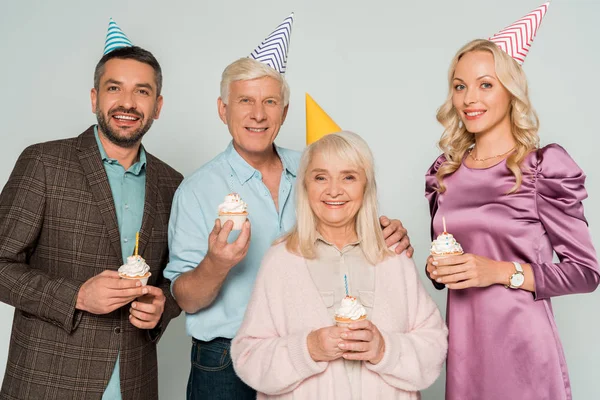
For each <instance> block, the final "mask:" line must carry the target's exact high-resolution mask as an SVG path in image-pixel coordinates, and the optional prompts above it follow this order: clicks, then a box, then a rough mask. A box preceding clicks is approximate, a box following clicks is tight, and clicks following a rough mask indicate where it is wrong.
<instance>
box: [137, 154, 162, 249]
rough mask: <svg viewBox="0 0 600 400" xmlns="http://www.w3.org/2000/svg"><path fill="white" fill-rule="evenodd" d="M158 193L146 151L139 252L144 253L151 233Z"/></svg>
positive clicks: (154, 172) (155, 177)
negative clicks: (144, 190)
mask: <svg viewBox="0 0 600 400" xmlns="http://www.w3.org/2000/svg"><path fill="white" fill-rule="evenodd" d="M157 195H158V174H157V171H156V169H155V168H154V163H153V162H152V156H151V155H150V154H148V152H146V196H145V199H144V214H143V216H142V228H141V230H140V243H139V249H138V251H139V254H140V255H142V257H143V255H144V249H145V248H146V245H147V244H148V242H149V240H150V236H151V235H152V229H153V227H154V217H155V216H156V197H157Z"/></svg>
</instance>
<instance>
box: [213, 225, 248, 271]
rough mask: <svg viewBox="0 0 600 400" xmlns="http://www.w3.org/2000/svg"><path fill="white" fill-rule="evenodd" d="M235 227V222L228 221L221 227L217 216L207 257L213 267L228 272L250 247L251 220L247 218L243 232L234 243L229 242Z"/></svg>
mask: <svg viewBox="0 0 600 400" xmlns="http://www.w3.org/2000/svg"><path fill="white" fill-rule="evenodd" d="M232 229H233V222H232V221H227V222H225V224H224V225H223V227H221V221H220V220H219V219H218V218H217V220H216V221H215V226H214V227H213V230H212V232H210V235H209V236H208V252H207V253H206V258H207V259H208V260H209V261H210V264H211V266H212V267H213V268H215V269H217V270H220V271H222V272H224V273H225V274H227V273H228V272H229V270H230V269H231V268H232V267H233V266H234V265H236V264H237V263H239V262H240V261H242V260H243V259H244V257H246V253H248V248H249V247H250V221H248V220H246V222H244V225H243V226H242V232H241V233H240V235H239V236H238V238H237V239H236V240H235V242H233V243H227V238H228V237H229V234H230V233H231V230H232Z"/></svg>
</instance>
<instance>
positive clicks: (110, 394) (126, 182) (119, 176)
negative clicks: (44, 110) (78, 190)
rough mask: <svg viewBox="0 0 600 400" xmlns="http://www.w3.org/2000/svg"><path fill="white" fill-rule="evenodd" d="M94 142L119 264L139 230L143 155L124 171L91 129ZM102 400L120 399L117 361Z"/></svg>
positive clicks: (143, 185) (143, 188)
mask: <svg viewBox="0 0 600 400" xmlns="http://www.w3.org/2000/svg"><path fill="white" fill-rule="evenodd" d="M94 134H95V135H96V142H97V143H98V149H99V150H100V156H101V157H102V164H103V165H104V169H105V170H106V175H107V176H108V183H109V184H110V190H111V192H112V196H113V199H114V201H115V209H116V211H117V224H118V225H119V234H120V237H121V256H122V257H123V263H125V261H126V260H127V257H129V256H130V255H132V254H133V252H134V249H135V234H136V232H139V231H140V229H141V227H142V215H143V214H144V198H145V197H146V152H145V151H144V147H140V159H139V161H137V162H136V163H135V164H133V165H132V166H131V167H129V169H128V170H127V171H125V168H123V166H122V165H121V164H119V162H118V161H117V160H115V159H112V158H109V157H108V156H107V155H106V151H104V147H103V146H102V142H100V138H99V137H98V127H97V126H95V127H94ZM102 399H104V400H119V399H121V382H120V380H119V357H117V362H116V363H115V368H114V370H113V373H112V375H111V377H110V380H109V382H108V386H106V389H105V390H104V395H103V396H102Z"/></svg>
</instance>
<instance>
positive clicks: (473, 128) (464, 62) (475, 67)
mask: <svg viewBox="0 0 600 400" xmlns="http://www.w3.org/2000/svg"><path fill="white" fill-rule="evenodd" d="M452 86H453V91H452V104H453V106H454V108H455V109H456V111H457V112H458V114H459V116H460V119H461V120H462V122H463V124H464V125H465V128H466V129H467V131H469V132H471V133H474V134H483V133H488V132H493V131H496V130H505V129H508V130H509V131H510V129H511V127H510V104H511V94H510V93H509V92H508V90H506V88H505V87H504V86H503V85H502V83H500V81H499V80H498V77H497V75H496V68H495V64H494V56H493V55H492V54H491V53H489V52H487V51H472V52H469V53H466V54H464V55H463V56H462V58H461V59H460V60H459V61H458V64H457V65H456V70H455V71H454V79H453V81H452Z"/></svg>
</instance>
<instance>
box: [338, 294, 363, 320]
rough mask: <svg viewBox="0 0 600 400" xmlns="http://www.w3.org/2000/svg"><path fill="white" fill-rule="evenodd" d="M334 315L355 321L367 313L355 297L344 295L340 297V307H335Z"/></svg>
mask: <svg viewBox="0 0 600 400" xmlns="http://www.w3.org/2000/svg"><path fill="white" fill-rule="evenodd" d="M335 315H336V316H338V317H342V318H350V319H351V320H353V321H356V320H357V319H359V318H360V317H362V316H363V315H367V310H365V308H364V307H363V306H362V304H360V302H359V301H358V300H357V299H356V297H352V296H346V297H344V298H343V299H342V302H341V304H340V308H338V309H337V311H336V312H335Z"/></svg>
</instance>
